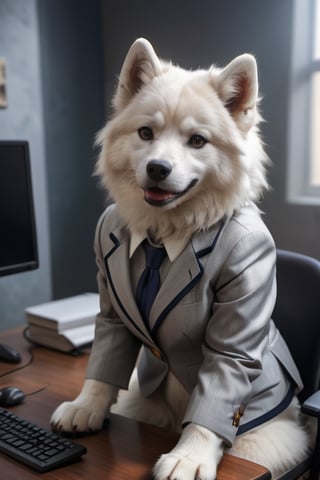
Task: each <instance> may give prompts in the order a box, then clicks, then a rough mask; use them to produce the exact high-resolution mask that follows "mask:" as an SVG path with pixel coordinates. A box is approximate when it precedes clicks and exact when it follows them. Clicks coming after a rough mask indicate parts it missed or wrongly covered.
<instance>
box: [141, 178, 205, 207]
mask: <svg viewBox="0 0 320 480" xmlns="http://www.w3.org/2000/svg"><path fill="white" fill-rule="evenodd" d="M197 181H198V180H197V179H195V180H192V181H191V182H190V183H189V185H188V186H187V188H185V189H184V190H182V191H181V192H171V191H168V190H163V189H162V188H159V187H152V188H147V189H146V190H144V199H145V201H146V202H148V203H149V204H150V205H153V206H155V207H162V206H163V205H167V204H168V203H170V202H173V201H174V200H176V199H177V198H179V197H182V195H184V194H185V193H187V192H188V191H189V190H190V189H191V188H192V187H194V186H195V184H196V183H197Z"/></svg>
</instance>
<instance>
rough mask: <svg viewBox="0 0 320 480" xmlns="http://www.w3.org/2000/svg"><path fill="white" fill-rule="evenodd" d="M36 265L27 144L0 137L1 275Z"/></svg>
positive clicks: (30, 268) (35, 241) (36, 251)
mask: <svg viewBox="0 0 320 480" xmlns="http://www.w3.org/2000/svg"><path fill="white" fill-rule="evenodd" d="M38 266H39V261H38V248H37V235H36V226H35V215H34V206H33V195H32V184H31V169H30V157H29V144H28V142H26V141H3V140H0V276H3V275H9V274H13V273H18V272H24V271H27V270H32V269H35V268H38Z"/></svg>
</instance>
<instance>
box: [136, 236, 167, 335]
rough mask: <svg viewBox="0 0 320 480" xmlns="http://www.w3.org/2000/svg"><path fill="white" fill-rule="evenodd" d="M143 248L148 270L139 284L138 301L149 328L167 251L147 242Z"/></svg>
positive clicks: (143, 273)
mask: <svg viewBox="0 0 320 480" xmlns="http://www.w3.org/2000/svg"><path fill="white" fill-rule="evenodd" d="M142 246H143V249H144V253H145V257H146V268H145V269H144V271H143V272H142V275H141V277H140V279H139V282H138V287H137V291H136V301H137V305H138V308H139V310H140V313H141V316H142V318H143V320H144V322H145V324H146V326H147V327H148V323H149V313H150V310H151V306H152V304H153V301H154V299H155V297H156V295H157V293H158V290H159V288H160V272H159V268H160V266H161V263H162V261H163V259H164V257H165V256H166V250H165V248H163V247H160V248H159V247H153V246H152V245H150V243H149V242H148V241H147V240H145V241H144V242H143V244H142Z"/></svg>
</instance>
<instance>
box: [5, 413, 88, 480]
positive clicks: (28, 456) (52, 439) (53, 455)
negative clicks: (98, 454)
mask: <svg viewBox="0 0 320 480" xmlns="http://www.w3.org/2000/svg"><path fill="white" fill-rule="evenodd" d="M0 452H3V453H5V454H6V455H9V456H10V457H12V458H14V459H16V460H18V461H19V462H21V463H24V464H25V465H28V466H29V467H32V468H34V469H35V470H37V471H38V472H46V471H48V470H52V469H54V468H58V467H61V466H63V465H65V464H67V463H70V462H72V461H74V460H76V459H78V458H79V457H81V455H84V454H85V453H86V452H87V449H86V447H84V446H83V445H80V444H78V443H75V442H73V441H70V440H69V439H66V438H62V437H59V436H58V435H56V434H55V433H53V432H50V431H48V430H45V429H43V428H41V427H39V426H38V425H36V424H34V423H31V422H29V421H28V420H24V419H23V418H20V417H18V416H17V415H15V414H14V413H12V412H9V411H8V410H5V409H3V408H0Z"/></svg>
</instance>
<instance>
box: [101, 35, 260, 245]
mask: <svg viewBox="0 0 320 480" xmlns="http://www.w3.org/2000/svg"><path fill="white" fill-rule="evenodd" d="M257 103H258V79H257V66H256V61H255V59H254V57H253V56H251V55H248V54H244V55H241V56H239V57H237V58H235V59H234V60H233V61H232V62H231V63H230V64H228V65H227V66H226V67H225V68H223V69H218V68H216V67H213V66H212V67H211V68H210V69H209V70H196V71H188V70H184V69H182V68H180V67H178V66H175V65H172V64H171V63H168V62H164V61H162V60H160V59H159V58H158V56H157V55H156V53H155V51H154V49H153V47H152V46H151V44H150V43H149V42H148V41H147V40H145V39H138V40H136V41H135V42H134V43H133V45H132V46H131V48H130V50H129V52H128V54H127V56H126V58H125V61H124V64H123V67H122V70H121V73H120V77H119V83H118V86H117V89H116V93H115V96H114V99H113V106H114V115H113V117H112V119H111V120H110V121H109V122H108V123H107V125H106V127H105V128H104V129H103V130H102V131H101V132H100V133H99V136H98V143H99V144H100V145H101V153H100V156H99V160H98V163H97V173H98V174H99V175H100V176H101V179H102V183H103V184H104V186H105V187H106V188H107V190H108V192H109V193H110V195H111V196H112V197H113V199H114V201H115V202H116V203H117V205H118V208H119V212H120V215H121V216H122V217H123V219H124V220H125V222H126V224H127V226H128V228H129V230H130V231H133V230H134V231H139V232H145V231H146V230H148V232H149V234H150V235H151V236H152V237H153V238H154V239H155V240H157V241H161V240H163V239H164V238H167V237H169V236H175V235H179V236H181V235H184V234H186V233H190V231H191V232H193V231H197V230H198V231H199V230H203V229H207V228H209V227H210V226H212V225H213V224H215V223H216V222H217V221H218V220H220V219H221V218H222V217H224V216H226V215H227V216H230V215H232V214H233V213H234V212H235V211H236V210H237V209H239V208H241V206H243V205H245V204H247V203H248V202H250V203H255V202H256V201H257V200H258V199H259V196H260V195H261V193H262V191H263V190H264V189H265V188H266V187H267V182H266V178H265V164H266V162H267V156H266V154H265V153H264V151H263V147H262V144H261V141H260V139H259V135H258V129H257V124H258V123H259V120H260V117H259V114H258V110H257Z"/></svg>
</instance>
